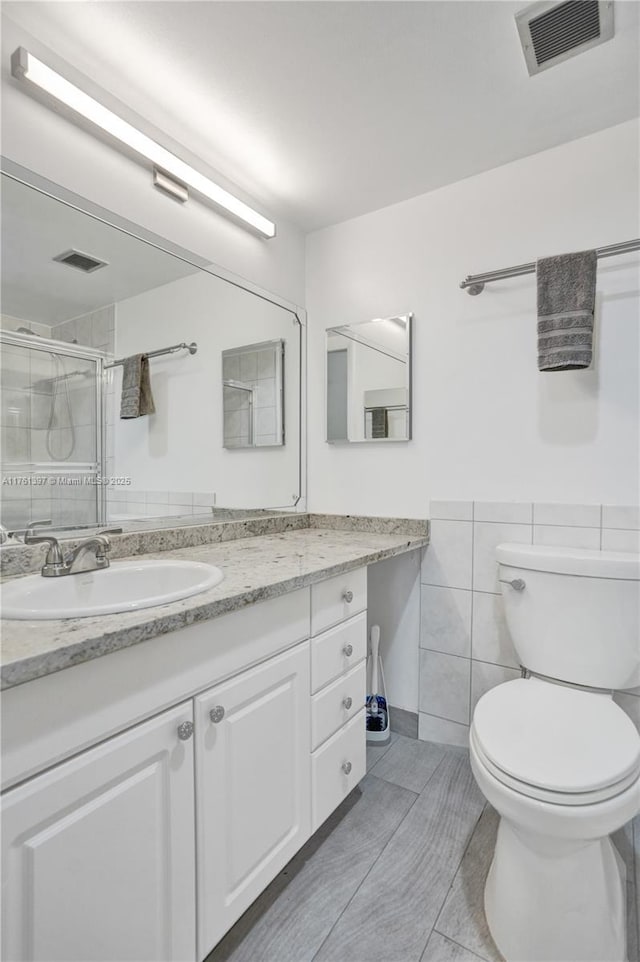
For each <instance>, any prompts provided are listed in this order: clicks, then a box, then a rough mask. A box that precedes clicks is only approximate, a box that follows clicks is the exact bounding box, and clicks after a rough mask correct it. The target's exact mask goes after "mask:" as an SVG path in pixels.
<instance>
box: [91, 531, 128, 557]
mask: <svg viewBox="0 0 640 962" xmlns="http://www.w3.org/2000/svg"><path fill="white" fill-rule="evenodd" d="M108 534H122V528H105V529H104V531H98V534H97V535H96V537H97V538H100V540H101V541H102V540H103V541H104V547H103V549H102V552H101V553H102V554H104V553H105V552H106V551H109V549H110V548H111V543H110V542H109V539H108V538H107V535H108Z"/></svg>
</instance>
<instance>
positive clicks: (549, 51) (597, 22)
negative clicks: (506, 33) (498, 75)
mask: <svg viewBox="0 0 640 962" xmlns="http://www.w3.org/2000/svg"><path fill="white" fill-rule="evenodd" d="M516 24H517V27H518V33H519V34H520V41H521V43H522V47H523V50H524V56H525V60H526V61H527V69H528V71H529V74H530V75H531V76H533V75H534V74H536V73H540V71H542V70H547V69H548V68H549V67H553V66H555V65H556V64H557V63H562V61H563V60H568V59H569V57H575V56H576V55H577V54H579V53H583V52H584V51H585V50H590V49H591V47H596V46H598V44H601V43H604V42H605V40H611V38H612V37H613V0H565V2H564V3H557V2H550V3H549V2H546V0H544V2H542V3H534V5H533V6H532V7H527V8H526V9H525V10H523V11H522V12H521V13H518V14H517V15H516Z"/></svg>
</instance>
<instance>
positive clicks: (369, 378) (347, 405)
mask: <svg viewBox="0 0 640 962" xmlns="http://www.w3.org/2000/svg"><path fill="white" fill-rule="evenodd" d="M412 318H413V315H412V314H397V315H394V316H393V317H384V318H380V317H378V318H374V319H373V320H370V321H363V322H361V323H356V324H343V325H340V326H339V327H330V328H328V329H327V332H326V398H327V407H326V440H327V441H328V442H329V443H330V444H341V443H349V442H351V443H353V442H376V443H380V442H389V441H409V440H410V438H411V338H412V331H411V322H412Z"/></svg>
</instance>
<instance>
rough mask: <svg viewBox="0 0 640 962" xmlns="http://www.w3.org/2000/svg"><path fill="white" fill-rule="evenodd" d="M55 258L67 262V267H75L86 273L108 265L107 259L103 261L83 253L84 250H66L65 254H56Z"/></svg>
mask: <svg viewBox="0 0 640 962" xmlns="http://www.w3.org/2000/svg"><path fill="white" fill-rule="evenodd" d="M53 259H54V261H59V262H60V264H66V265H67V267H75V268H76V270H78V271H84V273H85V274H91V273H92V271H97V270H100V268H101V267H106V266H107V262H106V261H101V260H99V259H98V258H97V257H93V256H92V255H91V254H83V253H82V251H74V250H71V251H65V252H64V254H56V256H55V257H54V258H53Z"/></svg>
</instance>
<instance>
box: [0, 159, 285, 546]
mask: <svg viewBox="0 0 640 962" xmlns="http://www.w3.org/2000/svg"><path fill="white" fill-rule="evenodd" d="M34 180H35V181H37V179H36V178H35V176H34ZM40 186H41V185H39V184H37V185H34V183H33V182H25V178H22V179H21V178H17V177H16V175H15V174H14V173H13V172H10V173H3V176H2V322H1V326H0V349H1V377H2V380H1V390H0V401H1V405H0V407H1V411H0V413H1V439H2V486H1V488H0V496H1V498H2V504H1V508H0V520H1V521H2V524H3V525H4V526H5V527H6V528H8V529H9V530H16V529H21V528H24V527H25V526H26V525H27V524H28V523H29V522H31V521H37V520H41V519H51V520H52V522H53V525H54V526H55V527H58V528H69V527H75V526H83V525H89V526H91V525H102V524H106V523H109V524H112V523H117V524H121V525H124V526H125V527H126V526H127V525H128V524H129V523H130V522H131V523H132V524H131V526H132V527H135V526H136V525H135V524H134V522H141V521H148V520H149V519H160V518H167V517H171V518H176V517H178V516H180V517H181V518H183V519H186V520H188V519H189V518H191V519H193V518H195V517H197V518H198V519H200V518H202V517H208V518H211V517H212V516H213V517H219V518H221V519H224V518H226V517H230V516H236V515H237V514H240V515H241V516H242V515H246V513H247V512H248V511H263V510H270V509H280V510H287V509H289V510H291V509H293V508H294V507H295V505H296V504H297V503H298V501H299V499H300V496H301V494H302V491H301V441H300V438H301V423H300V411H301V403H300V401H301V390H302V384H301V362H300V359H301V351H302V340H301V339H302V334H303V329H302V321H301V317H300V312H298V311H297V310H296V309H295V308H294V307H293V306H292V305H289V304H287V303H286V302H284V301H282V302H279V301H278V300H277V298H274V297H272V296H271V295H267V294H265V293H263V292H261V291H259V290H258V289H257V288H254V287H252V285H250V284H249V283H248V282H247V284H246V286H244V284H243V283H242V282H239V281H238V280H237V279H235V278H234V279H233V280H227V279H226V278H225V277H224V276H220V274H221V273H222V272H217V273H216V272H214V269H213V268H209V267H207V266H206V265H205V263H204V262H202V261H200V259H199V258H197V257H196V256H195V255H190V254H188V252H180V253H176V252H175V251H177V250H178V249H177V248H171V245H169V244H167V246H168V247H169V248H170V249H171V252H169V250H167V249H163V247H162V245H161V242H160V241H159V239H150V237H151V235H146V234H145V232H144V231H142V230H140V231H135V230H132V229H131V228H130V227H129V228H128V229H124V227H123V222H120V223H119V222H118V219H117V218H115V217H113V218H110V221H109V222H105V220H106V218H104V217H103V218H101V217H99V216H97V215H96V210H95V209H92V205H89V204H88V203H87V205H86V208H85V209H79V205H78V204H72V203H69V202H68V199H67V198H65V199H61V197H60V196H51V195H50V194H49V193H47V192H45V191H44V190H42V189H40ZM60 194H61V195H63V192H62V191H60ZM302 320H303V319H302ZM179 345H184V346H183V347H179ZM174 347H175V348H176V350H173V351H171V352H168V353H167V352H165V349H166V348H174ZM138 354H142V355H145V356H147V357H148V370H149V380H150V386H151V393H152V396H153V404H154V407H155V412H154V413H150V414H146V415H144V416H141V417H134V418H123V417H121V403H122V387H123V370H124V367H123V364H122V363H121V362H122V361H123V360H125V359H127V358H130V357H131V356H134V355H138ZM236 368H237V372H236ZM128 370H129V369H128ZM285 370H286V377H285V376H284V372H285ZM135 373H136V372H135V370H134V374H135ZM234 373H237V375H238V376H237V378H235V377H233V375H234ZM128 376H129V375H128ZM232 382H234V383H237V384H239V385H240V386H241V387H242V389H243V390H240V389H236V388H235V387H234V386H230V385H231V383H232ZM248 398H250V399H251V405H250V407H251V412H250V413H249V404H248V401H247V399H248ZM240 424H242V428H243V430H244V431H245V434H243V433H242V431H240V430H239V429H238V425H240ZM232 435H233V437H232ZM245 436H246V439H247V441H246V443H242V439H243V438H244V437H245ZM249 438H251V443H249ZM234 441H235V443H234Z"/></svg>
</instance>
